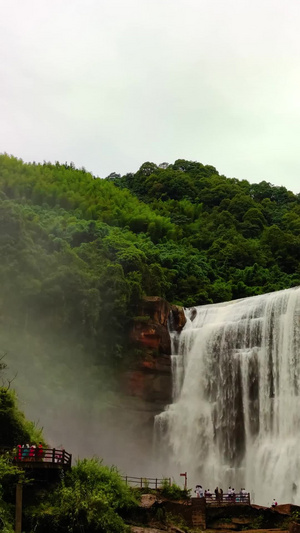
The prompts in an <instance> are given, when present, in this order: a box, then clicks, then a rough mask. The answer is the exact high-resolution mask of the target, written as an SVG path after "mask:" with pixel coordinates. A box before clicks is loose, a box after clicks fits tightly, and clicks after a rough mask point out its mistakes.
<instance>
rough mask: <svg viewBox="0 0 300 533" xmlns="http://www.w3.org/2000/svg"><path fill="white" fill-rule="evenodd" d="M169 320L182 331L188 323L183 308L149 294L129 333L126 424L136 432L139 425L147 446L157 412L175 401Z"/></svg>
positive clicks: (125, 402)
mask: <svg viewBox="0 0 300 533" xmlns="http://www.w3.org/2000/svg"><path fill="white" fill-rule="evenodd" d="M170 320H171V322H172V329H176V330H177V331H180V330H181V329H182V327H183V326H184V324H185V315H184V312H183V309H182V308H180V307H177V306H174V305H172V306H171V305H170V304H169V303H168V302H167V301H166V300H164V299H163V298H160V297H147V298H145V299H144V300H142V301H141V302H140V305H139V307H138V309H137V316H136V317H135V318H134V320H133V323H132V327H131V331H130V335H129V336H130V351H131V357H130V358H129V359H130V363H129V365H128V366H127V368H126V370H125V371H124V372H123V376H122V381H123V383H122V388H123V394H124V396H123V398H124V401H123V406H124V407H125V411H126V425H127V427H131V428H132V431H133V432H134V431H137V428H138V433H139V435H140V441H141V440H143V443H142V444H143V445H145V447H147V444H146V443H148V444H149V442H151V443H152V435H153V422H154V417H155V415H157V414H158V413H160V412H161V411H163V409H164V408H165V406H166V405H168V404H169V403H170V402H171V400H172V375H171V339H170V334H169V329H168V324H169V321H170ZM127 361H128V360H127ZM140 444H141V442H140ZM145 449H146V448H145Z"/></svg>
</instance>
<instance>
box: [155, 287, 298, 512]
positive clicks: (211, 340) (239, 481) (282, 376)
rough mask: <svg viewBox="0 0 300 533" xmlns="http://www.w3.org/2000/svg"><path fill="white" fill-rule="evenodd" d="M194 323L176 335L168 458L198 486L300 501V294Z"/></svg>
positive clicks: (243, 305)
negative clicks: (242, 489) (230, 488)
mask: <svg viewBox="0 0 300 533" xmlns="http://www.w3.org/2000/svg"><path fill="white" fill-rule="evenodd" d="M186 318H187V323H186V325H185V327H184V328H183V330H182V332H181V333H180V334H177V333H176V332H171V337H172V349H173V355H172V369H173V403H172V404H171V405H169V406H168V407H167V408H166V410H165V411H164V412H163V413H161V414H160V415H158V416H157V417H156V422H155V424H156V432H157V433H158V434H159V435H158V436H157V438H159V440H160V450H163V453H164V454H165V457H164V461H168V463H169V468H172V469H174V470H175V471H177V470H178V471H183V470H184V471H188V473H189V479H190V480H191V481H192V482H194V483H195V484H196V483H201V484H202V485H203V486H206V487H211V486H212V485H218V486H222V487H223V488H224V489H225V490H226V489H227V487H228V486H229V485H231V486H234V487H235V488H236V489H237V490H239V489H240V487H242V486H245V487H246V489H247V490H248V491H251V492H252V494H255V501H256V502H257V503H260V504H265V505H267V504H269V503H270V502H271V501H272V498H273V497H275V498H276V499H277V500H278V501H280V502H281V503H287V502H291V503H297V504H300V451H299V450H300V288H295V289H289V290H285V291H280V292H276V293H270V294H265V295H261V296H254V297H251V298H245V299H241V300H236V301H232V302H228V303H222V304H213V305H204V306H201V307H197V308H193V309H188V310H186Z"/></svg>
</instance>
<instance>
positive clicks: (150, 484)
mask: <svg viewBox="0 0 300 533" xmlns="http://www.w3.org/2000/svg"><path fill="white" fill-rule="evenodd" d="M121 478H122V479H123V480H124V481H125V483H126V485H129V484H130V485H134V486H135V487H140V488H141V489H142V488H154V489H159V488H161V486H162V484H163V483H165V482H166V481H167V482H168V484H169V485H172V480H171V478H157V477H135V476H121Z"/></svg>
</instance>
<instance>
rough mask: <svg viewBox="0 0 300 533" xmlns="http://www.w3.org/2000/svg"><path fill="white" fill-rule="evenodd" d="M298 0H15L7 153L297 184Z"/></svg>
mask: <svg viewBox="0 0 300 533" xmlns="http://www.w3.org/2000/svg"><path fill="white" fill-rule="evenodd" d="M299 10H300V4H299V2H298V0H290V1H289V2H288V3H286V2H283V0H261V1H258V0H252V2H251V3H250V2H249V1H248V0H226V1H221V0H185V1H183V0H118V1H117V0H77V1H75V0H54V1H53V0H52V1H51V2H49V1H48V0H27V1H26V2H24V1H23V0H8V1H6V2H3V5H2V22H1V23H0V50H1V54H0V76H1V80H2V83H1V85H0V123H1V129H0V150H1V151H7V152H9V153H13V154H14V155H16V156H18V157H22V158H23V159H25V160H36V161H39V160H43V159H46V160H52V161H55V160H60V161H62V162H63V161H66V160H68V161H71V160H72V161H74V162H75V164H76V165H77V166H81V165H84V166H85V167H86V168H87V169H89V170H91V171H92V172H94V173H95V174H99V175H101V176H106V175H108V174H109V173H110V172H112V171H117V172H120V173H125V172H129V171H134V170H136V169H137V168H138V167H139V166H140V165H141V164H142V163H143V162H144V161H146V160H151V161H154V162H156V163H160V162H161V161H169V162H172V161H174V160H175V159H177V158H185V159H192V160H198V161H201V162H202V163H209V164H212V165H214V166H216V167H217V168H218V170H219V171H220V172H222V173H224V174H226V175H227V176H235V177H237V178H240V179H243V178H246V179H249V180H250V181H256V182H257V181H260V180H263V179H266V180H267V181H270V182H272V183H274V184H277V185H281V184H283V185H285V186H286V187H288V188H290V189H292V190H294V191H295V192H299V191H300V186H299V185H298V183H299V180H298V174H299V170H300V163H299V159H298V151H299V149H298V139H299V138H300V120H299V119H300V110H299V98H298V94H297V92H298V87H299V85H300V69H299V59H298V58H299V52H300V38H299V36H298V21H299Z"/></svg>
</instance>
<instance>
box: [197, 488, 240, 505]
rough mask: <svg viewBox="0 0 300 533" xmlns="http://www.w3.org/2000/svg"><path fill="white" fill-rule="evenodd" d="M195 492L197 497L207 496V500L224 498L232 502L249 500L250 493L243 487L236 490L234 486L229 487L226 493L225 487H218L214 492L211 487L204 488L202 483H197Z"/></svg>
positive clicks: (222, 499)
mask: <svg viewBox="0 0 300 533" xmlns="http://www.w3.org/2000/svg"><path fill="white" fill-rule="evenodd" d="M195 493H196V496H197V498H205V499H206V500H207V501H217V502H222V501H224V500H227V501H232V502H248V501H249V494H248V492H247V491H246V490H245V489H244V488H241V490H240V492H236V491H235V489H234V488H233V487H229V488H228V491H227V493H226V494H224V493H223V489H221V488H220V489H219V487H216V488H215V490H214V492H213V493H212V492H211V491H210V490H209V489H207V490H204V489H203V487H202V485H196V488H195Z"/></svg>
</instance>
